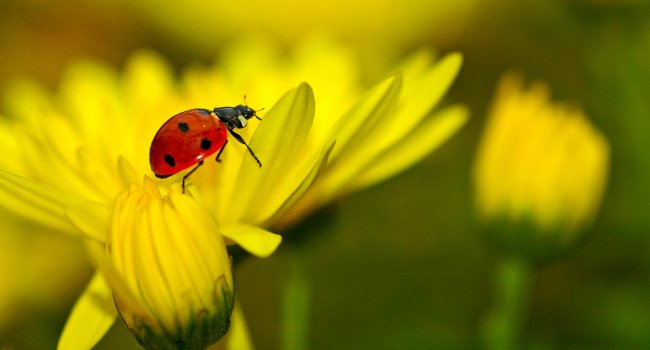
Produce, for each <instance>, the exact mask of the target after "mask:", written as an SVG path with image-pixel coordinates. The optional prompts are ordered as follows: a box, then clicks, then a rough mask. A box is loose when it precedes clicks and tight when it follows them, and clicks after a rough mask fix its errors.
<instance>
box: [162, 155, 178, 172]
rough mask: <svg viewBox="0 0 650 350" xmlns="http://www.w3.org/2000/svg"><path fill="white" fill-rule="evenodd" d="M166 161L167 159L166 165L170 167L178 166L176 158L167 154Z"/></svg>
mask: <svg viewBox="0 0 650 350" xmlns="http://www.w3.org/2000/svg"><path fill="white" fill-rule="evenodd" d="M164 159H165V163H167V165H169V166H170V167H172V168H173V167H175V166H176V161H175V160H174V157H172V156H171V155H169V153H167V154H165V158H164Z"/></svg>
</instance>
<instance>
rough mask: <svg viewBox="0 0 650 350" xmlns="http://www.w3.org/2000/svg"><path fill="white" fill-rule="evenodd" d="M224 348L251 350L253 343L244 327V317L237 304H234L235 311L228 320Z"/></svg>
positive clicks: (246, 328)
mask: <svg viewBox="0 0 650 350" xmlns="http://www.w3.org/2000/svg"><path fill="white" fill-rule="evenodd" d="M225 343H226V348H227V349H232V350H253V349H255V347H254V346H253V341H252V339H251V336H250V334H249V331H248V325H246V317H244V311H243V310H242V309H241V305H240V304H239V303H235V309H234V310H233V312H232V316H231V318H230V332H229V334H228V338H227V339H225Z"/></svg>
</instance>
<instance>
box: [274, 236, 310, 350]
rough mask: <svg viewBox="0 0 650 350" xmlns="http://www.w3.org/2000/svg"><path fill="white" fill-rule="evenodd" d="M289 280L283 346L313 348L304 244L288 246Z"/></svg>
mask: <svg viewBox="0 0 650 350" xmlns="http://www.w3.org/2000/svg"><path fill="white" fill-rule="evenodd" d="M288 247H289V249H287V265H288V267H287V279H286V280H285V282H284V286H283V290H282V327H283V329H282V332H283V333H282V346H281V347H280V348H281V349H286V350H304V349H308V348H309V344H308V343H309V312H310V310H309V304H310V301H311V298H310V288H309V281H308V276H307V268H306V266H305V265H306V260H307V258H306V257H305V255H304V252H303V251H302V249H301V248H302V246H301V245H288Z"/></svg>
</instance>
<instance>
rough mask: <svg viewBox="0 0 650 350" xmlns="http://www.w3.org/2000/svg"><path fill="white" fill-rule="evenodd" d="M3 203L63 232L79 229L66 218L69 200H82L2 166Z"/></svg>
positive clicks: (18, 213)
mask: <svg viewBox="0 0 650 350" xmlns="http://www.w3.org/2000/svg"><path fill="white" fill-rule="evenodd" d="M0 197H2V198H3V200H2V201H0V206H2V207H3V208H4V209H5V210H7V211H9V212H11V213H14V214H15V215H17V216H19V217H23V218H25V219H28V220H32V221H36V222H39V223H41V224H42V225H45V226H49V227H52V228H55V229H57V230H59V231H61V232H68V233H73V232H77V230H76V228H75V227H74V226H73V225H72V224H71V223H70V222H69V221H68V220H66V218H65V211H64V209H63V208H64V206H65V205H66V204H75V203H82V202H83V200H81V199H75V198H71V197H68V196H65V195H62V194H61V193H60V192H59V191H56V190H54V189H53V188H51V187H50V186H48V185H46V184H43V183H40V182H37V181H33V180H30V179H27V178H24V177H21V176H18V175H15V174H12V173H9V172H6V171H4V170H2V169H0Z"/></svg>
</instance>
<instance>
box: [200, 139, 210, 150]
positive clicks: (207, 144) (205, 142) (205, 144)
mask: <svg viewBox="0 0 650 350" xmlns="http://www.w3.org/2000/svg"><path fill="white" fill-rule="evenodd" d="M210 147H212V141H210V140H208V139H206V138H204V139H202V140H201V148H203V149H204V150H209V149H210Z"/></svg>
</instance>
